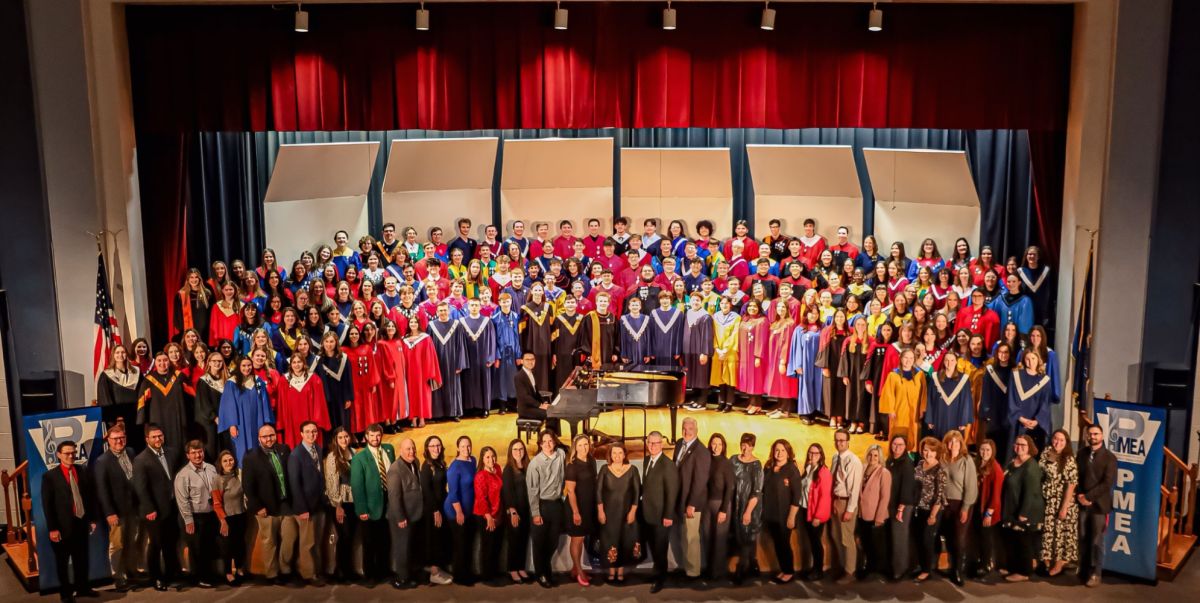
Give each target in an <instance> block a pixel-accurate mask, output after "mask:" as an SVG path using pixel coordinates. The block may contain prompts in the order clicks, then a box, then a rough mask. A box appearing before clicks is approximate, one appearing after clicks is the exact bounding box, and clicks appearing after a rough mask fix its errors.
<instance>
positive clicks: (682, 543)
mask: <svg viewBox="0 0 1200 603" xmlns="http://www.w3.org/2000/svg"><path fill="white" fill-rule="evenodd" d="M692 515H694V517H692V518H690V519H689V518H688V516H687V514H686V513H685V514H682V515H681V516H680V518H679V520H678V521H676V522H675V526H676V530H677V532H676V539H675V544H677V545H678V547H676V549H675V562H676V563H678V564H679V565H680V566H682V567H683V569H684V571H686V572H687V575H688V577H689V578H695V577H696V576H699V575H700V565H701V563H702V562H703V559H704V558H703V556H701V554H700V518H701V517H702V516H703V515H704V514H703V513H701V512H700V509H696V510H695V512H693V513H692Z"/></svg>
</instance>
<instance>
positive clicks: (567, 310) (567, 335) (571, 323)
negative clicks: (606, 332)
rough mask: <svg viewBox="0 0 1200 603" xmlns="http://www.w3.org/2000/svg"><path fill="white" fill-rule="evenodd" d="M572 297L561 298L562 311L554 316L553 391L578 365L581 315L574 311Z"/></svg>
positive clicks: (552, 333)
mask: <svg viewBox="0 0 1200 603" xmlns="http://www.w3.org/2000/svg"><path fill="white" fill-rule="evenodd" d="M576 304H577V302H576V301H575V298H574V297H567V298H566V299H565V300H563V313H562V314H559V315H558V316H555V317H554V328H553V330H552V331H551V332H550V339H551V341H553V342H554V391H558V390H560V389H562V386H563V384H564V383H566V382H567V378H568V377H570V376H571V372H572V371H574V370H575V367H576V366H579V357H580V353H579V346H580V344H581V343H582V341H580V336H581V335H582V334H583V333H582V332H581V327H582V326H583V323H584V320H583V316H580V315H579V314H576V313H575V307H576Z"/></svg>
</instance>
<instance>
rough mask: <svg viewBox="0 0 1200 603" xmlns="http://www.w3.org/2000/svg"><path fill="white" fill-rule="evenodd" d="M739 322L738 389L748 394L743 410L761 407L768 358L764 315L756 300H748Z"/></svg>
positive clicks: (765, 388) (751, 412)
mask: <svg viewBox="0 0 1200 603" xmlns="http://www.w3.org/2000/svg"><path fill="white" fill-rule="evenodd" d="M744 311H745V314H744V315H743V316H742V323H741V325H740V326H739V327H738V380H737V389H738V391H740V392H742V393H744V394H747V395H748V396H750V401H749V403H748V404H747V406H746V414H748V415H754V414H758V412H759V411H761V410H762V397H763V394H765V393H767V374H766V371H768V370H770V369H771V367H770V366H769V364H770V363H769V362H768V361H767V355H766V352H767V343H768V338H769V329H768V326H767V319H766V318H765V317H764V316H763V315H762V312H761V307H760V306H759V305H758V304H757V303H747V304H746V306H745V308H744Z"/></svg>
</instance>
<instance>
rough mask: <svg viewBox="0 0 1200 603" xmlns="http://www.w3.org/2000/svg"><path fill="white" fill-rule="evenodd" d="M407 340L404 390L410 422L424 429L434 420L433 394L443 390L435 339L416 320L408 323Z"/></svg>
mask: <svg viewBox="0 0 1200 603" xmlns="http://www.w3.org/2000/svg"><path fill="white" fill-rule="evenodd" d="M407 333H408V335H407V336H406V337H405V338H404V365H405V373H404V386H405V392H406V393H407V395H408V418H409V419H410V420H412V424H413V427H424V426H425V420H426V419H428V418H430V417H432V416H433V390H435V389H437V388H439V387H441V386H442V373H441V370H440V369H439V368H438V360H437V352H436V351H435V350H434V348H433V339H432V338H431V337H429V334H428V333H426V332H425V327H423V326H421V322H420V321H419V320H417V318H416V317H413V318H410V319H409V320H408V331H407Z"/></svg>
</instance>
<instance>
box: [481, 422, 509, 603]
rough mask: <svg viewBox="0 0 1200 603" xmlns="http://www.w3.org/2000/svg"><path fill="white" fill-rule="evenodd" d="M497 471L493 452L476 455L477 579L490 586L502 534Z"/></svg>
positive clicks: (485, 450)
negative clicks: (477, 464) (477, 463)
mask: <svg viewBox="0 0 1200 603" xmlns="http://www.w3.org/2000/svg"><path fill="white" fill-rule="evenodd" d="M502 481H503V480H501V478H500V468H499V467H498V466H497V464H496V450H495V449H494V448H492V447H491V446H484V448H483V452H481V453H480V454H479V470H478V471H476V472H475V521H476V522H477V523H478V524H479V525H478V528H477V529H476V532H478V533H479V579H480V580H483V581H484V582H486V583H487V584H489V585H490V584H493V580H494V579H495V577H496V561H497V560H498V559H500V543H501V542H502V540H503V538H502V535H503V531H502V530H501V526H500V487H501V485H502Z"/></svg>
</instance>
